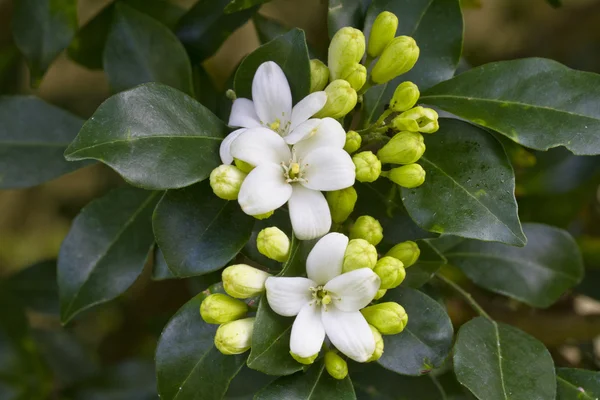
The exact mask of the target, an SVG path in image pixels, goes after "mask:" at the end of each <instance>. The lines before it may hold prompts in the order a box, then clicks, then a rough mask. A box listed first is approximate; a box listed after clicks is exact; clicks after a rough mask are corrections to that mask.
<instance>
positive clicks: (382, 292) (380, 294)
mask: <svg viewBox="0 0 600 400" xmlns="http://www.w3.org/2000/svg"><path fill="white" fill-rule="evenodd" d="M386 293H387V289H379V290H378V291H377V293H375V297H373V300H379V299H380V298H382V297H383V296H385V294H386Z"/></svg>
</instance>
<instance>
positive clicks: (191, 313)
mask: <svg viewBox="0 0 600 400" xmlns="http://www.w3.org/2000/svg"><path fill="white" fill-rule="evenodd" d="M205 297H206V295H205V294H203V293H201V294H199V295H197V296H196V297H194V298H193V299H191V300H190V301H188V302H187V303H186V304H185V305H183V307H181V308H180V309H179V311H177V313H176V314H175V315H174V316H173V318H171V320H170V321H169V323H168V324H167V326H166V327H165V329H164V330H163V332H162V334H161V336H160V339H159V341H158V347H157V348H156V357H155V360H156V376H157V379H158V393H159V396H160V398H161V399H163V400H174V399H177V400H187V399H198V400H200V399H220V398H222V397H223V396H224V395H225V392H226V391H227V388H228V387H229V383H230V382H231V380H232V379H233V377H234V376H235V375H236V374H237V373H238V372H239V371H240V369H241V368H242V366H243V365H244V360H245V359H246V355H245V354H240V355H236V356H226V355H223V354H222V353H221V352H220V351H219V350H217V348H216V347H215V345H214V336H215V332H216V331H217V328H218V326H217V325H209V324H207V323H205V322H204V321H203V320H202V318H201V317H200V313H199V311H198V310H199V309H200V304H201V303H202V300H203V299H204V298H205Z"/></svg>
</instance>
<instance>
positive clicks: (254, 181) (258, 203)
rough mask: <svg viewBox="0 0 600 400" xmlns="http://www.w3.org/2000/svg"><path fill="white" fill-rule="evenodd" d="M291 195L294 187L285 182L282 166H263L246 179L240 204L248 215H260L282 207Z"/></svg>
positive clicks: (241, 192) (240, 196) (239, 198)
mask: <svg viewBox="0 0 600 400" xmlns="http://www.w3.org/2000/svg"><path fill="white" fill-rule="evenodd" d="M291 195H292V186H291V185H290V184H289V183H287V182H286V181H285V178H284V177H283V170H282V169H281V166H279V165H277V164H263V165H259V166H258V167H256V168H254V169H253V170H252V171H250V173H249V174H248V176H247V177H246V179H244V182H243V183H242V187H241V188H240V193H239V195H238V202H239V203H240V206H241V207H242V210H243V211H244V212H245V213H246V214H248V215H259V214H264V213H267V212H269V211H273V210H275V209H277V208H279V207H281V206H282V205H284V204H285V203H286V202H287V201H288V200H289V198H290V196H291Z"/></svg>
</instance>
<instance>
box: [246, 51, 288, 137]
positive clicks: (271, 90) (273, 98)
mask: <svg viewBox="0 0 600 400" xmlns="http://www.w3.org/2000/svg"><path fill="white" fill-rule="evenodd" d="M252 100H253V101H254V108H255V110H256V114H258V118H260V122H261V123H263V124H271V123H273V122H275V121H277V120H279V125H280V126H281V127H285V126H286V125H287V124H288V122H289V121H290V119H291V117H292V115H291V114H292V92H291V90H290V85H289V84H288V81H287V79H286V78H285V74H284V73H283V70H282V69H281V68H280V67H279V65H277V64H276V63H274V62H273V61H267V62H265V63H262V64H261V65H260V66H259V67H258V69H257V70H256V74H255V75H254V79H253V80H252Z"/></svg>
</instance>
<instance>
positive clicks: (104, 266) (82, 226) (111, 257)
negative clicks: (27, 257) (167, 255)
mask: <svg viewBox="0 0 600 400" xmlns="http://www.w3.org/2000/svg"><path fill="white" fill-rule="evenodd" d="M158 199H159V193H157V192H147V191H144V190H139V189H135V188H130V187H124V188H119V189H115V190H113V191H112V192H110V193H108V194H107V195H105V196H104V197H101V198H99V199H97V200H94V201H93V202H92V203H90V204H89V205H88V206H86V207H85V208H84V209H83V210H82V211H81V213H80V214H79V215H78V216H77V217H76V218H75V220H74V221H73V225H72V226H71V230H70V231H69V234H68V235H67V237H66V238H65V240H64V241H63V243H62V246H61V248H60V253H59V255H58V289H59V295H60V315H61V320H62V322H63V323H67V322H68V321H70V320H71V319H72V318H73V317H74V316H75V315H76V314H78V313H80V312H81V311H83V310H85V309H88V308H90V307H92V306H94V305H96V304H100V303H104V302H106V301H109V300H112V299H114V298H116V297H117V296H119V295H120V294H122V293H123V292H124V291H125V290H127V288H129V286H131V284H133V282H134V281H135V280H136V279H137V277H138V276H139V275H140V274H141V273H142V270H143V268H144V264H145V262H146V258H147V256H148V252H149V250H150V248H151V247H152V245H153V244H154V237H153V235H152V219H151V216H152V210H153V209H154V206H155V205H156V203H157V202H158Z"/></svg>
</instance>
